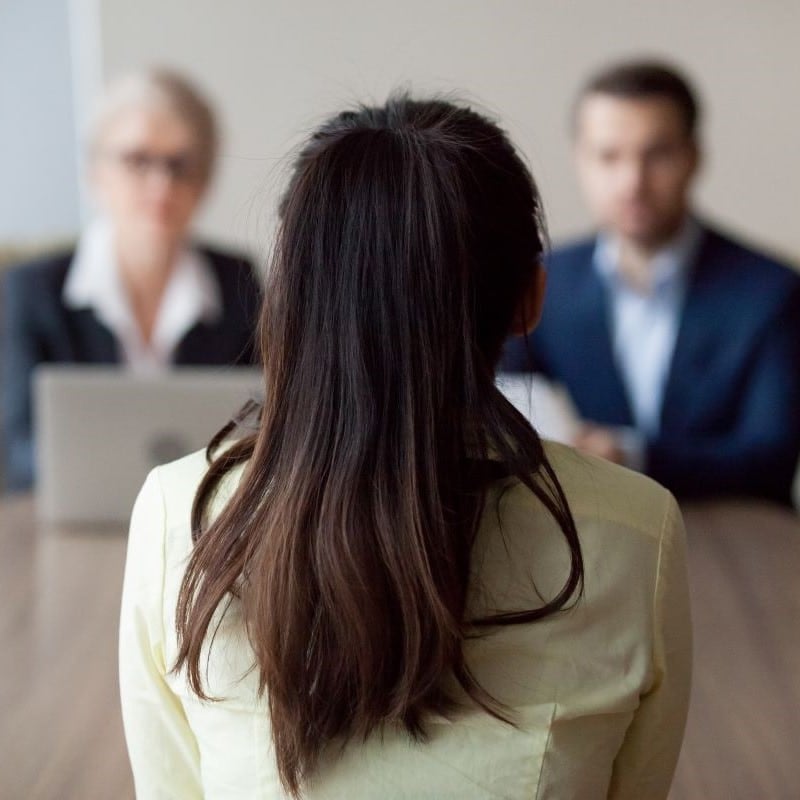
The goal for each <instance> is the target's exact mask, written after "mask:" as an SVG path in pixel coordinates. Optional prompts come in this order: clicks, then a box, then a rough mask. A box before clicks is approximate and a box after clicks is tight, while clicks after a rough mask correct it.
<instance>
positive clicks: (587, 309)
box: [503, 62, 800, 503]
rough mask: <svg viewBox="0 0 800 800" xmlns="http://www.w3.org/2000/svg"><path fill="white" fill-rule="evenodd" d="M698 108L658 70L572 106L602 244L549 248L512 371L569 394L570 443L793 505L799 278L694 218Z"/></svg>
mask: <svg viewBox="0 0 800 800" xmlns="http://www.w3.org/2000/svg"><path fill="white" fill-rule="evenodd" d="M697 120H698V106H697V102H696V100H695V97H694V94H693V92H692V90H691V88H690V87H689V85H688V83H687V82H686V80H685V79H683V78H682V77H681V76H680V75H679V74H678V73H677V72H675V71H674V70H673V69H671V68H669V67H666V66H664V65H660V64H656V63H646V62H632V63H625V64H621V65H616V66H614V67H612V68H610V69H608V70H606V71H604V72H602V73H601V74H599V75H597V76H596V77H595V78H594V79H592V80H591V81H590V82H589V83H588V84H587V86H586V87H585V88H584V90H583V92H582V93H581V95H580V97H579V99H578V103H577V105H576V108H575V119H574V138H575V142H574V144H575V155H576V163H577V169H578V174H579V178H580V181H581V184H582V187H583V190H584V192H585V195H586V198H587V200H588V203H589V206H590V209H591V211H592V212H593V214H594V217H595V219H596V221H597V224H598V228H599V232H598V234H597V235H596V236H593V237H591V238H589V239H586V240H583V241H579V242H576V243H573V244H569V245H567V246H564V247H561V248H559V249H557V250H555V251H554V252H553V253H552V255H551V256H550V258H549V259H548V264H547V267H548V294H547V299H546V302H545V307H544V313H543V316H542V319H541V323H540V324H539V326H538V328H537V329H536V330H535V331H534V332H533V333H532V334H529V335H528V337H526V338H516V339H512V340H510V341H509V343H508V345H507V348H506V352H505V355H504V362H503V368H504V369H505V370H506V371H510V372H528V371H535V372H540V373H542V374H544V375H546V376H548V377H549V378H551V379H553V380H555V381H558V382H560V383H563V384H564V385H565V386H566V388H567V389H568V391H569V393H570V394H571V396H572V399H573V401H574V403H575V405H576V407H577V409H578V411H579V413H580V414H581V416H582V417H583V419H584V424H583V426H582V428H581V430H580V431H579V433H578V434H577V436H576V439H575V442H574V444H575V445H576V446H577V447H579V448H580V449H582V450H585V451H588V452H591V453H594V454H596V455H600V456H603V457H605V458H609V459H611V460H614V461H617V462H620V463H626V464H628V465H629V466H633V467H636V468H639V469H642V470H644V471H645V472H647V473H648V474H650V475H652V476H653V477H654V478H656V479H657V480H659V481H660V482H661V483H663V484H664V485H665V486H667V487H668V488H669V489H671V490H672V491H673V492H675V494H677V495H678V496H681V497H701V496H718V495H747V496H755V497H761V498H766V499H771V500H775V501H778V502H782V503H789V502H790V498H791V486H792V478H793V475H794V473H795V468H796V465H797V461H798V453H799V452H800V276H798V274H797V273H796V272H795V271H793V270H792V269H791V268H788V267H787V266H785V265H783V264H780V263H778V262H777V261H775V260H773V259H772V258H770V257H768V256H766V255H764V254H762V253H758V252H755V251H754V250H752V249H750V248H748V247H746V246H745V245H743V244H741V243H740V242H737V241H735V240H734V239H732V238H730V237H729V236H727V235H725V234H723V233H722V232H720V231H719V230H716V229H715V228H713V227H712V226H710V225H709V224H707V223H706V222H704V221H701V220H699V219H698V218H697V216H695V215H694V214H693V213H692V210H691V205H690V190H691V187H692V183H693V181H694V178H695V175H696V173H697V169H698V165H699V160H700V155H699V147H698V139H697Z"/></svg>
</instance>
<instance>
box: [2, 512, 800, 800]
mask: <svg viewBox="0 0 800 800" xmlns="http://www.w3.org/2000/svg"><path fill="white" fill-rule="evenodd" d="M685 517H686V525H687V530H688V543H689V578H690V584H691V592H692V611H693V619H694V631H695V672H694V686H693V692H692V702H691V708H690V711H689V722H688V726H687V732H686V739H685V742H684V748H683V752H682V754H681V759H680V763H679V765H678V771H677V774H676V777H675V783H674V785H673V789H672V792H671V794H670V798H672V800H688V799H689V798H692V800H694V799H695V798H706V799H709V800H716V799H717V798H719V799H720V800H731V799H735V798H743V800H751V799H760V798H769V799H770V800H782V799H783V798H786V799H787V800H788V799H789V798H793V797H797V796H798V787H800V759H798V758H797V755H796V754H797V742H798V741H800V713H798V709H800V633H799V632H798V629H800V625H798V620H800V591H798V575H800V518H798V517H797V516H795V515H793V514H791V513H790V512H788V511H786V510H784V509H781V508H774V507H770V506H765V505H752V504H746V503H725V504H706V505H697V506H692V507H687V508H686V509H685ZM0 552H1V553H2V558H0V587H2V602H0V635H1V636H2V639H1V641H2V642H3V647H2V648H0V674H2V675H3V678H4V680H3V681H0V797H4V798H5V797H8V798H26V800H36V799H37V798H38V799H41V800H50V799H51V798H59V800H72V799H73V798H74V799H75V800H106V798H109V797H113V798H131V797H133V786H132V780H131V776H130V770H129V767H128V762H127V756H126V754H125V745H124V740H123V735H122V722H121V718H120V712H119V702H118V687H117V657H116V633H117V618H118V613H119V597H120V587H121V581H122V570H123V565H124V559H125V535H124V529H123V528H121V527H118V528H116V529H114V530H106V531H102V532H98V531H97V530H96V529H94V530H92V531H89V530H85V531H82V530H80V529H74V528H73V529H70V530H63V529H58V528H55V527H46V526H43V525H41V524H37V523H36V521H35V516H34V512H33V502H32V500H31V498H29V497H19V498H14V499H8V500H5V501H3V502H2V504H0Z"/></svg>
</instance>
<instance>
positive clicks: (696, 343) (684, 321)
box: [661, 229, 717, 428]
mask: <svg viewBox="0 0 800 800" xmlns="http://www.w3.org/2000/svg"><path fill="white" fill-rule="evenodd" d="M716 267H717V264H716V248H715V246H714V239H713V236H712V235H711V234H710V233H709V231H708V230H707V229H703V239H702V241H701V242H700V246H699V247H698V248H697V254H696V256H695V258H694V262H693V264H692V267H691V273H690V276H689V282H688V285H687V288H686V297H685V299H684V302H683V308H682V309H681V315H680V322H679V325H678V335H677V337H676V339H675V347H674V349H673V352H672V359H671V361H670V367H669V374H668V375H667V382H666V385H665V387H664V396H663V398H662V402H661V426H662V428H669V427H671V423H672V411H673V410H678V411H679V412H680V413H681V416H683V415H684V411H682V410H681V409H680V404H681V402H682V401H681V398H684V399H685V398H686V397H687V396H691V395H692V394H693V393H696V392H697V390H698V386H699V384H700V383H701V381H698V380H697V376H698V375H703V374H704V373H705V372H706V370H707V369H708V366H709V359H710V356H711V355H712V353H713V350H714V347H715V344H714V336H715V332H714V331H715V326H714V324H713V320H714V316H715V308H714V306H715V303H716V299H715V295H716V294H717V292H716V290H715V284H716V274H717V269H716ZM687 392H688V394H687Z"/></svg>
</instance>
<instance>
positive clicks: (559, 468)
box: [545, 442, 677, 538]
mask: <svg viewBox="0 0 800 800" xmlns="http://www.w3.org/2000/svg"><path fill="white" fill-rule="evenodd" d="M545 453H546V454H547V457H548V460H549V461H550V464H551V465H552V467H553V470H554V472H555V474H556V476H557V477H558V480H559V482H560V483H561V486H562V488H563V490H564V494H565V496H566V498H567V502H568V503H569V506H570V510H571V511H572V515H573V517H575V519H576V521H578V520H584V521H586V520H589V519H591V520H594V521H597V522H600V523H602V522H605V523H609V524H611V525H615V526H617V527H619V528H625V529H627V530H629V531H632V532H638V533H641V534H644V535H647V536H653V537H655V538H658V537H659V536H660V534H661V524H662V523H663V521H664V519H665V517H666V516H668V515H669V514H670V513H671V512H672V511H673V510H674V509H675V508H676V507H677V504H676V502H675V498H674V497H673V496H672V494H671V493H670V492H669V491H668V490H667V489H665V488H664V487H663V486H661V484H659V483H657V482H656V481H654V480H653V479H652V478H649V477H647V476H646V475H643V474H642V473H640V472H635V471H634V470H631V469H628V468H626V467H622V466H619V465H618V464H613V463H611V462H610V461H606V460H605V459H601V458H596V457H594V456H589V455H586V454H584V453H581V452H579V451H577V450H575V449H574V448H571V447H567V446H565V445H562V444H557V443H555V442H545Z"/></svg>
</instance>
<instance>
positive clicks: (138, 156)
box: [106, 150, 201, 183]
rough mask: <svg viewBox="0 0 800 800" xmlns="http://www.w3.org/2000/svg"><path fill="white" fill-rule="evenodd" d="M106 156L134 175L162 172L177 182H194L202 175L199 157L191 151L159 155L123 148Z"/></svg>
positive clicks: (142, 175) (144, 175)
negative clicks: (190, 152)
mask: <svg viewBox="0 0 800 800" xmlns="http://www.w3.org/2000/svg"><path fill="white" fill-rule="evenodd" d="M106 156H109V157H111V158H113V159H115V160H116V161H118V162H119V163H120V164H122V166H123V167H125V169H127V170H128V171H129V172H130V173H131V174H132V175H135V176H137V177H140V178H146V177H147V176H148V175H153V174H155V173H160V174H162V175H165V176H166V177H168V178H170V179H171V180H173V181H175V182H177V183H193V182H195V181H197V180H199V179H200V176H201V170H200V164H199V163H198V160H197V158H195V157H194V156H192V155H191V154H189V153H175V154H172V155H157V154H155V153H148V152H147V151H146V150H122V151H119V152H107V153H106Z"/></svg>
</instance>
